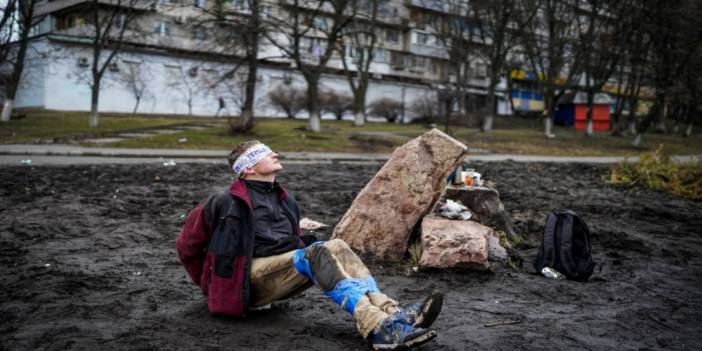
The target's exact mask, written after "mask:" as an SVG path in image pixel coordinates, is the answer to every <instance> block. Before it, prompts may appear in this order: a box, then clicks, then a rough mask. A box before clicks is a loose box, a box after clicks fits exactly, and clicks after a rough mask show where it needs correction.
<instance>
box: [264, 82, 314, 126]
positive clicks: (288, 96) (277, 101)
mask: <svg viewBox="0 0 702 351" xmlns="http://www.w3.org/2000/svg"><path fill="white" fill-rule="evenodd" d="M268 100H269V101H270V103H271V105H272V106H273V107H274V108H275V109H277V110H279V111H281V112H284V113H285V115H286V116H287V117H288V118H295V116H297V114H298V113H300V111H302V110H304V109H305V106H306V104H307V91H306V90H304V89H301V88H295V87H288V86H283V85H278V86H277V87H275V88H274V89H273V90H271V91H269V92H268Z"/></svg>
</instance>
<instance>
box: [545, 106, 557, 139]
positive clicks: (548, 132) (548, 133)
mask: <svg viewBox="0 0 702 351" xmlns="http://www.w3.org/2000/svg"><path fill="white" fill-rule="evenodd" d="M545 112H546V114H548V111H545ZM544 136H545V137H546V138H548V139H551V138H555V137H556V134H553V120H552V119H551V118H550V117H548V116H544Z"/></svg>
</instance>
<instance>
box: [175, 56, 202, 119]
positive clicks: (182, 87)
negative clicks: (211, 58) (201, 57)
mask: <svg viewBox="0 0 702 351" xmlns="http://www.w3.org/2000/svg"><path fill="white" fill-rule="evenodd" d="M166 70H167V75H168V77H167V78H166V79H167V80H168V83H167V84H168V87H169V88H172V89H173V91H175V92H176V93H177V95H179V96H180V98H181V99H179V100H182V101H184V102H185V104H186V106H187V107H188V116H192V115H193V107H194V106H195V103H196V102H197V101H199V100H200V99H203V98H205V97H207V96H209V95H211V94H212V93H213V89H212V87H213V85H212V83H213V82H212V77H208V75H207V73H206V72H207V71H208V70H207V69H205V68H204V67H201V66H199V65H195V64H192V63H190V62H189V61H185V60H180V61H178V64H176V65H169V66H167V67H166Z"/></svg>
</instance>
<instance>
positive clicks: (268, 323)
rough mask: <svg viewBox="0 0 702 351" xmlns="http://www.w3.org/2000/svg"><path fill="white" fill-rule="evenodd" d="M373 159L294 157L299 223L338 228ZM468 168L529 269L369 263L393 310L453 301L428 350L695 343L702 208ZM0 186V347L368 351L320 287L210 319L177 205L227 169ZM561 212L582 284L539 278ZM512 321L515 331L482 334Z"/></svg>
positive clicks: (577, 182)
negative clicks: (440, 295) (500, 210)
mask: <svg viewBox="0 0 702 351" xmlns="http://www.w3.org/2000/svg"><path fill="white" fill-rule="evenodd" d="M378 167H379V166H353V165H300V164H297V165H295V164H291V165H287V167H286V170H285V171H284V173H283V174H281V180H282V182H283V183H284V184H286V185H287V187H288V188H289V190H291V191H292V193H293V194H295V195H296V197H297V198H298V200H299V201H300V203H301V207H302V210H303V215H304V216H307V217H310V218H312V219H316V220H319V221H322V222H326V223H329V224H334V223H336V222H337V221H338V220H339V219H340V218H341V216H342V215H343V213H344V211H345V210H346V208H347V207H348V206H349V204H350V203H351V201H352V200H353V198H354V196H355V194H356V193H357V192H358V191H359V190H360V188H361V187H362V186H363V185H364V184H365V183H366V182H367V181H368V180H369V179H370V177H371V176H372V175H373V174H374V173H375V171H376V170H377V169H378ZM476 168H477V169H478V170H479V171H481V173H482V174H483V175H484V177H485V178H487V179H492V180H494V181H496V182H497V187H498V189H499V190H500V191H501V195H502V199H503V201H504V203H505V205H506V207H507V208H508V210H509V211H511V213H512V214H513V215H514V217H515V218H516V219H517V226H518V228H519V229H520V230H521V231H522V233H525V234H526V235H528V238H529V240H528V241H527V243H526V244H525V245H524V247H522V248H521V249H520V252H521V254H522V256H523V257H524V258H525V262H524V264H523V266H522V268H521V269H518V270H512V269H504V270H502V271H500V272H498V273H495V274H489V273H475V272H465V271H429V272H426V271H422V272H420V273H416V274H411V275H410V274H408V273H407V272H408V269H407V267H408V266H407V264H400V265H396V264H388V263H383V262H372V263H370V264H369V265H370V267H371V271H373V272H374V273H375V274H376V278H377V280H378V281H379V285H380V287H381V289H384V290H385V292H387V293H388V294H389V295H391V296H394V297H396V298H397V299H399V300H401V301H405V302H409V301H414V300H418V299H420V298H422V297H423V296H424V295H425V294H428V293H429V292H430V291H432V290H433V289H439V290H443V291H445V292H446V293H447V298H446V303H445V307H444V312H443V313H442V315H441V316H440V318H439V319H438V321H437V322H436V324H435V326H436V328H437V329H438V330H439V337H438V338H437V339H436V341H433V342H432V343H430V344H427V345H426V346H424V347H423V349H424V350H468V349H475V350H488V349H489V350H513V349H532V350H538V349H552V350H563V349H597V350H613V349H700V348H701V347H702V346H700V345H702V328H701V325H702V310H701V308H700V307H701V302H702V290H701V288H702V258H701V256H702V218H701V214H702V203H700V202H691V201H686V200H682V199H679V198H675V197H672V196H670V195H667V194H664V193H660V192H656V191H651V190H647V189H643V188H618V187H613V186H610V185H607V184H606V183H605V182H604V181H603V180H602V177H603V176H604V175H605V174H606V173H607V168H606V167H604V166H590V165H565V164H516V163H510V162H504V163H484V164H477V165H476ZM0 181H1V182H2V189H1V192H0V194H1V197H0V203H1V205H0V214H1V216H2V220H1V221H0V263H1V265H0V284H1V286H2V289H0V334H1V338H0V349H2V350H41V349H51V350H55V349H85V350H139V349H144V350H151V349H163V350H193V349H199V350H218V349H225V350H230V349H231V350H241V349H255V350H338V349H341V350H354V349H358V350H363V349H365V348H366V345H365V343H364V342H363V340H361V338H360V337H359V336H358V335H357V334H356V331H355V327H354V324H353V322H352V320H351V318H350V317H349V316H347V315H346V313H345V312H344V311H342V310H340V309H338V308H337V307H336V306H335V305H334V304H332V303H331V302H329V301H328V300H327V298H326V297H325V296H324V295H323V294H321V293H320V292H319V291H316V290H309V291H307V292H306V293H304V294H303V295H301V296H299V297H296V298H293V299H291V300H288V301H283V302H280V303H277V304H276V305H275V306H274V308H273V309H272V310H269V311H265V312H258V313H255V314H252V315H251V316H249V317H248V318H246V319H244V320H236V319H231V318H223V317H217V316H212V315H210V314H209V313H208V312H207V309H206V306H205V303H204V299H203V297H202V295H201V293H200V290H199V289H198V288H197V287H196V286H195V285H193V284H191V283H190V281H189V280H188V278H187V276H186V273H185V271H184V270H183V269H182V268H181V266H180V264H179V262H178V259H177V258H176V254H175V247H174V243H175V239H176V236H177V235H178V233H179V231H180V227H181V225H182V223H183V218H184V217H183V216H184V215H185V213H186V212H187V210H188V209H189V208H191V207H192V206H194V205H195V204H196V202H197V201H198V200H199V199H201V198H203V197H204V196H205V195H206V194H207V193H209V192H210V191H214V190H216V189H218V188H221V187H226V186H227V185H228V183H229V181H230V176H229V175H227V171H226V167H225V166H224V165H184V164H179V165H177V166H176V167H163V166H156V165H131V166H124V165H100V166H69V167H22V168H21V167H6V168H0ZM564 208H570V209H573V210H575V211H576V212H579V213H580V214H581V215H582V216H583V217H584V218H585V220H586V221H587V222H588V224H589V225H590V227H591V229H592V231H593V241H594V253H595V258H596V261H597V262H598V263H599V264H598V267H597V271H596V273H595V276H594V278H593V279H592V280H591V281H590V282H588V283H577V282H570V281H554V280H548V279H546V278H543V277H540V276H538V275H535V274H533V269H532V268H531V261H532V257H533V255H534V254H535V247H536V242H537V240H538V239H537V238H538V236H539V235H540V232H541V230H542V227H543V220H544V215H545V213H546V211H548V210H554V209H564ZM329 234H330V230H326V232H324V233H323V236H327V237H328V235H329ZM369 262H371V261H370V260H369ZM504 320H516V321H520V323H517V324H511V325H502V326H496V327H485V324H488V323H493V322H497V321H504Z"/></svg>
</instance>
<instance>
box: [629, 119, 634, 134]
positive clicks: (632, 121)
mask: <svg viewBox="0 0 702 351" xmlns="http://www.w3.org/2000/svg"><path fill="white" fill-rule="evenodd" d="M628 133H629V134H631V135H635V134H636V118H629V128H628Z"/></svg>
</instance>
